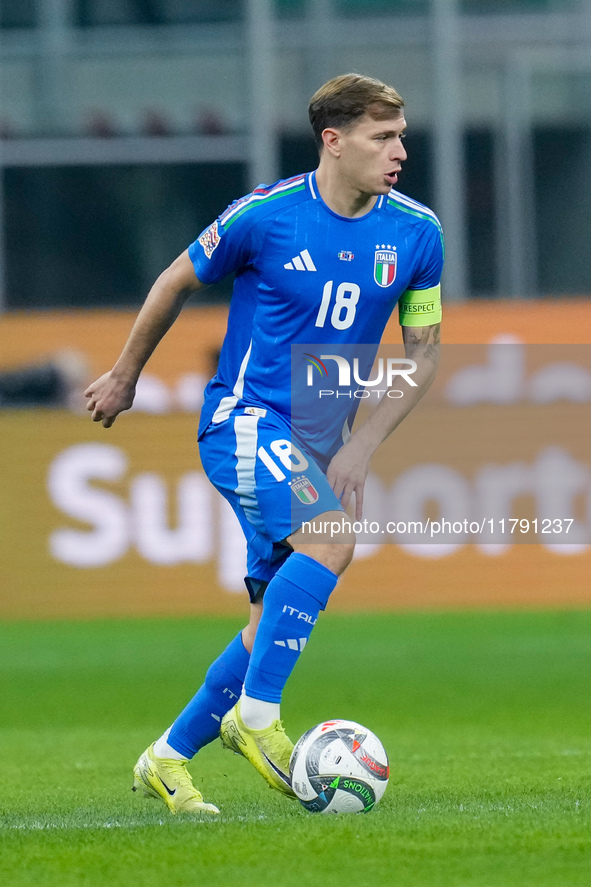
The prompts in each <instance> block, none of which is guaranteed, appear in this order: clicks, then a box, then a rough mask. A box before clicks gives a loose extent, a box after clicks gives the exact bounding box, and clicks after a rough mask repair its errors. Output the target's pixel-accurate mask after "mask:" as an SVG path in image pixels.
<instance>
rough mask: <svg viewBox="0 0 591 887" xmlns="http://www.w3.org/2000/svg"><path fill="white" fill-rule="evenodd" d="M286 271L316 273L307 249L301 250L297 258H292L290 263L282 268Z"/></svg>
mask: <svg viewBox="0 0 591 887" xmlns="http://www.w3.org/2000/svg"><path fill="white" fill-rule="evenodd" d="M283 267H284V268H287V270H288V271H316V265H315V264H314V262H313V261H312V256H311V255H310V253H309V252H308V250H307V249H303V250H302V251H301V253H300V254H299V256H294V257H293V259H292V260H291V262H286V263H285V265H284V266H283Z"/></svg>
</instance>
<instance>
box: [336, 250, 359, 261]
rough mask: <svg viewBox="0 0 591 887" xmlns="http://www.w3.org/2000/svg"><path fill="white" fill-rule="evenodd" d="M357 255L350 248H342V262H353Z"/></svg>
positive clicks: (340, 257)
mask: <svg viewBox="0 0 591 887" xmlns="http://www.w3.org/2000/svg"><path fill="white" fill-rule="evenodd" d="M354 258H355V256H354V255H353V253H351V252H349V250H348V249H342V250H341V251H340V253H339V259H340V260H341V262H352V261H353V259H354Z"/></svg>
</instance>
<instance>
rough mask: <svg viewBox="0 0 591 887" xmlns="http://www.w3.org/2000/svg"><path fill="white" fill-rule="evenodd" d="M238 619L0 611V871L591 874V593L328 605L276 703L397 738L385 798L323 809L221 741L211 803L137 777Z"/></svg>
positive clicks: (566, 884)
mask: <svg viewBox="0 0 591 887" xmlns="http://www.w3.org/2000/svg"><path fill="white" fill-rule="evenodd" d="M238 628H239V624H238V623H236V621H235V620H228V619H207V620H205V619H201V620H172V619H170V620H135V621H134V620H129V621H117V622H88V623H83V622H78V623H76V622H72V623H65V622H64V623H16V624H5V625H3V626H0V700H1V702H0V724H1V728H0V755H1V760H2V771H1V779H2V783H1V785H2V790H1V792H0V883H2V884H3V885H6V887H21V885H22V887H24V885H33V884H34V885H43V887H45V885H47V887H54V885H55V887H57V885H60V887H70V885H72V887H73V885H90V887H107V885H108V887H119V885H121V887H123V885H126V887H128V885H129V884H130V882H134V883H135V884H137V885H138V887H152V885H154V887H156V885H158V887H161V885H162V884H163V883H166V884H170V885H174V887H185V885H187V887H189V885H200V884H207V885H218V884H219V885H227V884H228V883H232V882H234V881H235V882H236V883H237V884H239V885H240V887H255V885H256V887H266V885H273V884H275V883H278V884H280V885H281V887H296V885H297V887H302V885H304V887H307V885H312V884H316V883H320V884H322V885H323V887H325V885H328V887H332V885H339V887H340V885H342V884H343V882H345V881H346V882H347V883H352V884H354V885H359V887H366V885H367V887H369V885H372V887H382V885H383V887H390V885H393V887H398V885H399V887H530V885H531V887H533V885H536V887H550V885H552V887H570V885H585V887H588V885H589V883H590V882H591V874H590V872H591V789H590V785H591V738H590V737H591V707H590V705H589V699H590V698H591V667H590V666H591V613H588V612H572V611H571V612H536V613H440V614H381V615H377V616H376V615H361V614H356V615H351V616H341V615H339V616H331V615H330V614H326V615H325V616H324V617H323V619H322V620H321V622H320V623H319V624H318V626H317V628H316V629H315V631H314V634H313V637H312V641H311V643H310V644H309V646H308V647H307V649H306V651H305V653H304V655H303V656H302V658H301V660H300V662H299V664H298V667H297V669H296V671H295V673H294V675H293V677H292V679H291V680H290V683H289V685H288V690H287V691H286V695H285V701H284V706H283V715H284V720H285V722H286V725H287V727H288V730H289V732H290V734H291V735H292V738H293V739H296V738H297V736H299V735H300V734H301V733H302V732H304V730H305V729H307V728H308V727H310V726H312V725H313V724H315V723H317V722H319V721H321V720H324V719H327V718H331V717H346V718H351V719H353V720H357V721H360V722H361V723H363V724H365V725H366V726H368V727H369V728H370V729H372V730H373V731H374V732H375V733H377V735H378V736H379V737H380V739H381V740H382V741H383V743H384V745H385V746H386V748H387V750H388V753H389V756H390V764H391V771H392V776H391V780H390V785H389V787H388V790H387V792H386V795H385V797H384V799H383V801H382V802H381V803H380V804H379V805H378V806H377V807H376V809H375V810H373V811H372V812H371V813H370V814H368V815H366V816H364V815H358V816H340V817H339V816H321V815H311V814H308V813H307V812H306V811H304V810H303V808H302V807H301V806H300V805H299V804H297V803H294V802H290V801H288V800H286V799H284V798H282V797H281V796H279V795H278V794H276V793H274V792H272V791H271V790H269V789H267V787H266V785H265V783H264V782H263V781H262V780H261V779H260V777H259V776H258V775H257V773H256V772H255V771H254V770H253V769H252V768H251V767H249V765H248V764H247V763H246V762H245V761H244V760H242V759H240V758H238V757H236V756H234V755H232V754H231V753H229V752H224V751H223V750H222V749H221V747H220V745H219V743H214V744H212V745H211V746H209V747H208V748H207V749H204V750H203V751H202V752H200V753H199V755H198V756H197V757H196V758H195V761H194V762H193V764H192V765H191V769H192V772H193V774H194V777H195V782H196V784H197V786H198V787H199V788H200V789H201V790H202V791H203V793H204V795H205V798H206V800H210V801H212V802H214V803H216V804H217V805H218V806H220V808H221V811H222V812H221V815H220V816H219V817H216V818H213V819H212V818H210V817H205V816H184V817H181V816H179V817H171V816H170V815H169V814H168V811H167V810H166V809H165V808H164V805H160V804H159V803H158V802H155V801H148V800H144V799H141V798H138V797H137V796H136V795H134V794H132V792H131V791H130V786H131V768H132V767H133V764H134V763H135V760H136V759H137V757H138V755H139V753H140V752H141V751H142V750H143V749H144V748H145V746H146V745H147V744H148V743H149V742H150V741H151V740H152V739H153V738H155V737H156V736H157V735H159V734H160V732H162V730H163V729H164V728H165V727H166V726H168V724H169V723H170V722H171V721H172V719H173V718H174V716H175V715H176V714H177V713H178V711H179V710H180V709H181V708H182V706H184V704H185V703H186V701H187V699H188V698H189V697H190V695H192V693H193V692H194V690H195V689H196V688H197V686H198V684H199V682H200V680H201V678H202V676H203V674H204V672H205V670H206V668H207V666H208V665H209V663H210V661H211V660H212V659H213V658H215V656H216V655H217V653H218V652H219V651H220V650H221V649H222V648H223V646H224V645H225V644H226V643H227V642H228V641H229V640H230V639H231V638H232V637H233V635H234V634H235V632H236V631H237V630H238Z"/></svg>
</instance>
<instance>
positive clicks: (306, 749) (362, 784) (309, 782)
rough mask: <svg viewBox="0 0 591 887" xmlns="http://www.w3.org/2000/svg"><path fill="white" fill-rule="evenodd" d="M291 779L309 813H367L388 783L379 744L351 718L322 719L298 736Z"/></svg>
mask: <svg viewBox="0 0 591 887" xmlns="http://www.w3.org/2000/svg"><path fill="white" fill-rule="evenodd" d="M289 772H290V776H291V784H292V788H293V790H294V792H295V793H296V795H297V796H298V798H299V800H300V802H301V803H302V804H303V806H304V807H305V808H306V810H309V811H310V812H311V813H367V812H368V810H371V809H372V807H375V805H376V804H377V803H378V801H379V800H380V798H381V797H382V795H383V794H384V792H385V791H386V786H387V785H388V777H389V775H390V767H389V766H388V756H387V754H386V752H385V750H384V746H383V745H382V743H381V742H380V740H379V739H378V738H377V736H374V734H373V733H372V732H371V731H370V730H368V729H367V727H362V726H361V724H356V723H355V721H342V720H336V721H324V723H322V724H318V725H317V726H316V727H312V729H311V730H308V732H307V733H304V735H303V736H302V737H301V738H300V739H299V740H298V741H297V743H296V746H295V748H294V750H293V752H292V755H291V760H290V763H289Z"/></svg>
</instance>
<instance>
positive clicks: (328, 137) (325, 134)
mask: <svg viewBox="0 0 591 887" xmlns="http://www.w3.org/2000/svg"><path fill="white" fill-rule="evenodd" d="M322 141H323V143H324V147H325V149H326V150H327V151H328V153H329V154H332V156H333V157H340V156H341V133H340V131H339V130H338V129H324V130H323V131H322Z"/></svg>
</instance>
